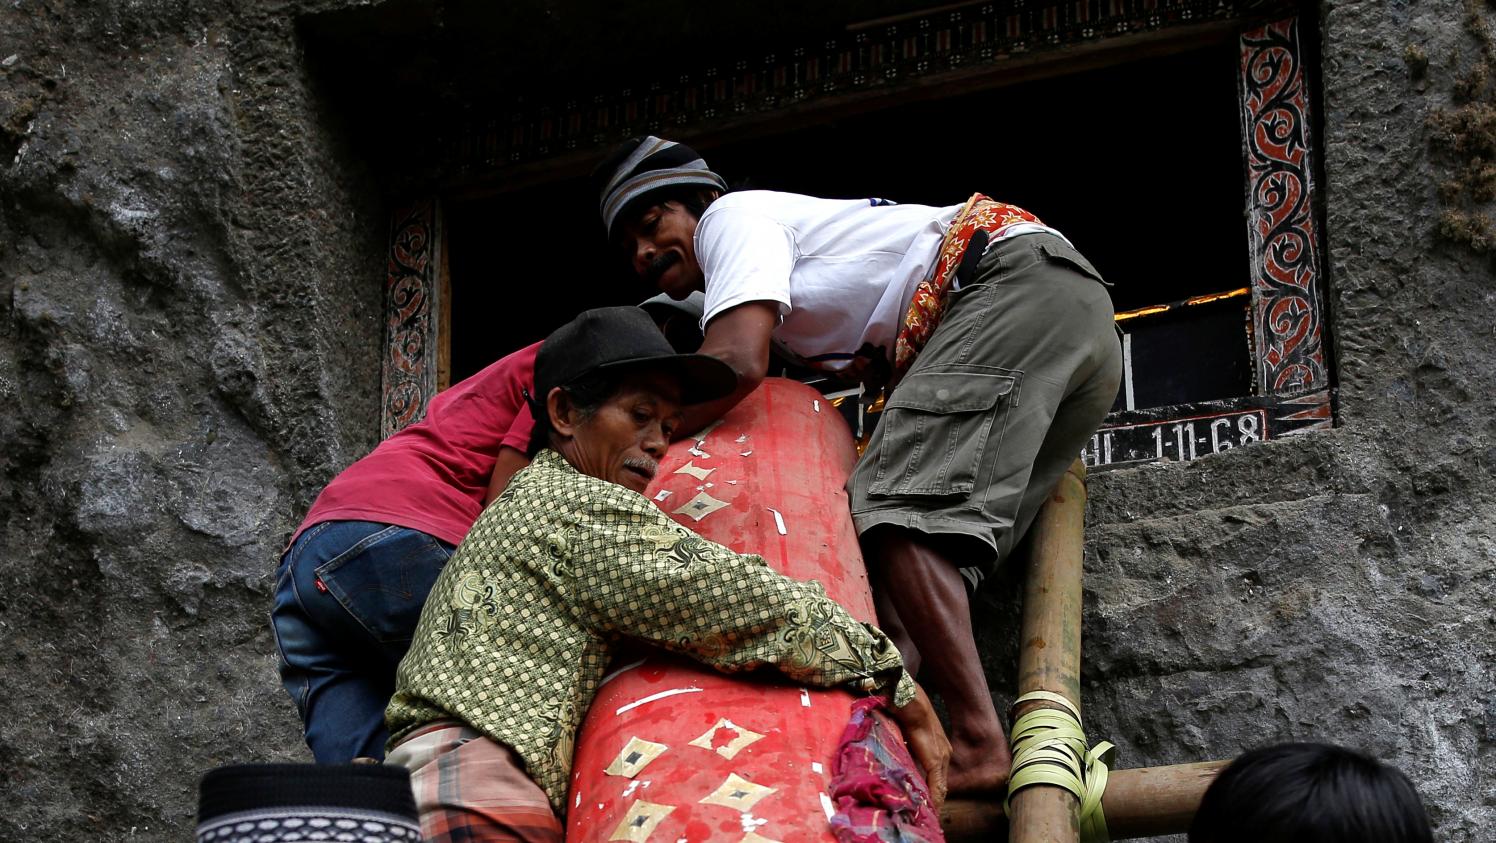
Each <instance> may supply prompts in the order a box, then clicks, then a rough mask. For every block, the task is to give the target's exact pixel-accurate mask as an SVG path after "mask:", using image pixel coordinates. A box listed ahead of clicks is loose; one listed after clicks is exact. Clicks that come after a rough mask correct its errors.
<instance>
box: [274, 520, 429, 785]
mask: <svg viewBox="0 0 1496 843" xmlns="http://www.w3.org/2000/svg"><path fill="white" fill-rule="evenodd" d="M454 549H455V548H453V546H452V545H450V544H447V543H446V542H444V541H441V540H440V539H437V538H435V537H434V536H431V535H428V534H426V533H423V532H420V531H419V530H411V529H408V528H406V527H396V526H392V525H389V524H376V523H372V522H369V521H324V522H322V523H321V524H316V525H314V526H312V527H310V528H309V529H307V531H306V532H304V533H302V534H301V535H300V536H298V537H297V539H296V543H295V544H293V545H291V547H290V549H289V550H287V551H286V554H285V556H282V557H281V561H280V567H279V568H278V569H277V571H276V578H275V582H276V584H275V606H274V608H272V609H271V611H270V621H271V625H272V626H273V627H274V629H275V642H276V648H277V649H278V650H279V653H280V674H281V682H282V683H284V684H285V686H286V693H288V694H290V695H291V699H292V700H293V701H294V702H295V703H296V710H297V711H298V712H300V714H301V720H302V723H303V724H304V726H305V730H306V743H307V746H309V747H311V750H312V755H313V756H314V757H316V759H317V762H318V763H320V764H341V763H346V762H348V761H350V760H352V759H354V758H358V757H367V758H383V757H384V743H385V740H386V739H387V738H388V737H389V733H388V731H387V730H386V729H385V726H384V709H385V706H386V705H388V704H389V700H390V696H391V695H392V694H393V693H394V692H395V668H396V666H397V665H399V663H400V658H401V657H402V656H404V655H405V651H406V650H407V649H408V648H409V647H410V639H411V636H412V635H413V634H414V632H415V628H416V621H418V620H420V617H421V606H422V605H423V604H424V603H425V602H426V595H427V594H429V593H430V592H431V586H432V584H433V583H435V582H436V576H437V574H439V573H441V569H442V566H443V565H445V564H446V562H447V559H449V558H450V557H451V556H452V551H453V550H454Z"/></svg>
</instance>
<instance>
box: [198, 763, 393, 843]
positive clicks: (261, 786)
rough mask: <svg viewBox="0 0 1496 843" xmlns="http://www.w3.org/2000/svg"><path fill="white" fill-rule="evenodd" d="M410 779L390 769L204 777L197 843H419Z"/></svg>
mask: <svg viewBox="0 0 1496 843" xmlns="http://www.w3.org/2000/svg"><path fill="white" fill-rule="evenodd" d="M416 816H417V815H416V804H415V797H414V795H413V794H412V793H411V789H410V773H409V772H408V771H407V770H406V769H405V768H404V767H392V766H387V765H383V764H322V765H316V764H240V765H234V766H230V767H220V768H218V769H216V770H212V771H210V772H209V773H208V774H207V775H205V776H203V780H202V783H201V784H200V785H199V789H198V808H197V843H304V842H305V841H314V840H325V841H333V840H347V841H357V843H420V841H421V839H422V838H421V826H420V823H419V822H418V821H417V819H416Z"/></svg>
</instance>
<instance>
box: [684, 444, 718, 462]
mask: <svg viewBox="0 0 1496 843" xmlns="http://www.w3.org/2000/svg"><path fill="white" fill-rule="evenodd" d="M687 450H688V451H689V452H690V454H691V456H693V457H701V458H702V459H704V460H709V459H711V458H712V455H711V454H708V453H707V452H706V451H703V450H701V449H700V448H695V447H693V448H689V449H687Z"/></svg>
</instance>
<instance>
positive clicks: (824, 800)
mask: <svg viewBox="0 0 1496 843" xmlns="http://www.w3.org/2000/svg"><path fill="white" fill-rule="evenodd" d="M821 810H822V811H825V812H826V822H831V820H832V819H834V818H835V817H836V806H835V805H832V804H831V797H829V796H827V795H826V794H824V793H822V794H821Z"/></svg>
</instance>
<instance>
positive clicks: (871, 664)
mask: <svg viewBox="0 0 1496 843" xmlns="http://www.w3.org/2000/svg"><path fill="white" fill-rule="evenodd" d="M623 638H633V639H638V640H642V641H647V642H649V643H651V644H654V645H657V646H659V647H662V648H664V649H666V650H671V651H674V652H677V653H681V654H684V655H687V656H690V657H691V658H693V659H696V660H697V661H700V662H704V663H706V664H709V665H711V666H713V667H715V668H717V669H718V670H722V671H724V672H732V671H741V670H751V669H754V668H758V667H761V666H765V665H772V666H774V667H775V668H777V669H778V670H779V671H780V672H782V673H784V674H785V675H787V676H789V677H791V678H793V679H796V680H798V681H801V682H805V683H807V684H811V685H816V686H821V687H830V686H835V685H848V686H851V687H853V688H856V689H858V690H862V691H867V692H883V693H889V694H890V695H891V696H892V697H893V702H894V704H895V705H899V706H902V705H904V704H905V703H906V702H908V701H909V699H910V698H912V697H913V696H914V683H913V681H912V680H911V679H910V678H909V676H908V674H906V673H905V672H904V668H903V663H902V662H901V661H900V659H899V654H898V651H897V650H896V649H895V648H894V646H893V644H892V643H891V642H889V640H888V638H887V637H886V636H884V634H883V633H882V632H880V631H879V630H878V629H877V628H876V627H873V626H870V625H868V624H863V623H859V622H858V621H856V620H854V619H853V618H852V617H851V616H850V615H848V614H847V612H846V610H844V609H843V608H842V607H841V606H839V605H837V604H836V603H835V602H834V601H832V600H831V599H830V598H829V597H827V596H826V592H825V591H824V590H823V589H822V588H821V585H820V583H816V582H801V581H798V580H792V579H790V578H788V577H785V576H783V575H781V574H779V573H777V572H775V571H774V570H772V569H771V568H769V566H768V565H767V564H766V563H765V562H764V560H763V559H762V558H761V557H758V556H747V555H743V554H739V553H735V552H733V551H731V550H728V549H727V548H725V547H723V546H722V545H719V544H717V543H715V542H711V541H708V540H706V539H704V538H702V537H701V536H698V535H696V534H695V533H693V532H691V531H690V530H687V529H686V528H685V527H682V526H680V525H679V524H676V523H675V522H674V521H672V520H670V518H669V517H668V516H666V515H665V514H664V513H663V512H661V511H660V510H659V509H658V508H656V507H655V506H654V504H652V503H650V502H649V501H648V500H646V499H645V498H644V496H643V495H640V494H638V493H637V492H634V491H631V490H629V489H626V488H624V487H622V486H619V485H617V484H615V483H610V482H607V481H605V480H599V479H597V478H594V477H589V476H587V475H585V474H582V473H580V472H578V471H577V470H576V469H574V468H572V467H571V465H570V464H568V463H567V462H566V461H565V460H564V459H563V458H562V457H561V456H560V455H559V454H557V453H556V452H554V451H550V450H545V451H541V452H540V454H539V455H537V456H536V458H535V461H534V462H533V463H532V464H531V465H530V467H529V468H527V469H525V470H524V471H522V472H520V473H518V474H516V475H515V476H514V479H513V480H512V481H511V482H510V484H509V487H508V489H506V490H505V492H504V494H503V495H502V496H501V497H500V498H499V499H498V500H497V501H495V502H494V503H493V505H491V506H489V507H488V509H486V510H484V512H483V514H482V515H481V516H479V518H478V521H477V523H475V524H474V525H473V529H472V531H471V532H469V533H468V536H467V538H466V539H465V540H463V542H462V544H461V545H460V546H459V547H458V548H457V553H456V554H455V555H454V556H453V557H452V559H451V561H449V562H448V563H447V565H446V567H445V568H444V569H443V570H442V573H441V576H440V577H439V578H438V579H437V581H436V585H435V587H433V588H432V590H431V596H430V597H429V598H427V600H426V607H425V609H424V610H423V611H422V612H421V622H420V624H419V625H418V626H417V627H416V633H415V639H414V640H413V641H412V643H411V647H410V652H409V653H407V654H406V656H405V659H404V660H403V661H402V662H400V669H399V672H398V674H397V678H396V692H395V697H394V699H393V700H391V701H390V707H389V710H388V711H387V712H386V719H387V720H388V723H389V727H390V734H391V743H392V744H393V743H394V742H395V741H398V740H399V739H400V738H401V737H403V736H404V735H406V734H408V733H409V732H411V731H412V730H414V729H415V728H417V727H419V726H421V725H423V724H425V723H429V722H431V721H433V720H440V719H452V718H455V719H458V720H462V721H464V722H466V723H468V724H469V725H471V726H472V727H473V728H475V729H477V730H478V731H480V732H483V733H484V734H486V735H488V736H489V737H491V738H493V739H494V740H496V741H500V742H502V743H504V744H506V745H508V746H509V747H511V748H512V749H513V750H514V751H515V752H516V753H518V754H519V756H520V757H521V758H523V759H524V761H525V766H526V768H527V772H528V773H529V775H530V777H531V778H533V779H534V780H535V782H536V784H539V785H540V787H541V788H543V789H544V790H545V792H546V794H547V795H548V796H549V797H550V799H551V804H552V805H553V806H554V807H555V809H556V812H557V813H558V814H564V812H565V800H566V784H567V777H568V776H569V775H570V773H571V759H572V749H573V743H574V740H575V737H576V731H577V727H578V726H579V725H580V723H581V721H582V717H583V716H584V715H585V714H586V712H587V708H588V706H589V705H591V703H592V698H593V697H594V696H595V695H596V693H597V688H598V685H599V682H600V680H601V679H602V677H603V675H604V671H606V669H607V667H608V664H609V662H610V661H611V659H612V656H613V651H614V648H615V646H616V644H617V643H618V642H619V641H620V640H621V639H623Z"/></svg>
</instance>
